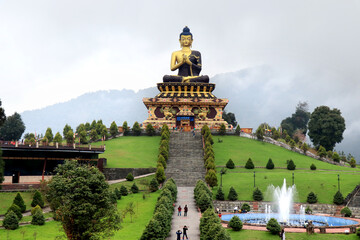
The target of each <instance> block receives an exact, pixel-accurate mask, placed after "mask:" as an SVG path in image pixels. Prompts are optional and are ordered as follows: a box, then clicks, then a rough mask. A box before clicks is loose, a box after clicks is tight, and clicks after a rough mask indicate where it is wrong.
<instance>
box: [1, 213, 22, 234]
mask: <svg viewBox="0 0 360 240" xmlns="http://www.w3.org/2000/svg"><path fill="white" fill-rule="evenodd" d="M3 226H4V228H5V229H9V230H15V229H17V228H19V219H18V217H17V216H16V214H15V213H14V212H13V211H11V210H10V211H9V212H8V213H7V214H6V215H5V218H4V221H3Z"/></svg>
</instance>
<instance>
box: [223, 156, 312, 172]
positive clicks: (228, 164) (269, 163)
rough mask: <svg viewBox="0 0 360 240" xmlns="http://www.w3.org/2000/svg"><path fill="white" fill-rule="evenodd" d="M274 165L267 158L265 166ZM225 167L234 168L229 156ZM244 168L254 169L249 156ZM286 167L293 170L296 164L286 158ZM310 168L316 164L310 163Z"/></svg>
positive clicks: (270, 167) (272, 167) (271, 167)
mask: <svg viewBox="0 0 360 240" xmlns="http://www.w3.org/2000/svg"><path fill="white" fill-rule="evenodd" d="M274 167H275V165H274V163H273V161H272V159H271V158H269V160H268V162H267V164H266V168H267V169H274ZM226 168H229V169H234V168H235V164H234V162H233V160H232V159H231V158H230V159H229V160H228V161H227V163H226ZM245 168H246V169H254V168H255V165H254V163H253V161H252V159H251V158H249V159H248V160H247V162H246V164H245ZM287 169H288V170H295V169H296V165H295V163H294V161H293V160H291V159H290V160H287ZM310 169H311V170H316V166H315V165H314V164H312V165H311V166H310Z"/></svg>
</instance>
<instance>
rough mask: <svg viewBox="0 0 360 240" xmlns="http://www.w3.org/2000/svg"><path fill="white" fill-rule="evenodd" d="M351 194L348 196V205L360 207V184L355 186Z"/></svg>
mask: <svg viewBox="0 0 360 240" xmlns="http://www.w3.org/2000/svg"><path fill="white" fill-rule="evenodd" d="M349 195H350V196H348V197H346V199H345V201H346V202H347V204H346V206H348V207H356V208H360V184H359V185H357V186H356V187H355V189H354V190H353V191H352V193H350V194H349Z"/></svg>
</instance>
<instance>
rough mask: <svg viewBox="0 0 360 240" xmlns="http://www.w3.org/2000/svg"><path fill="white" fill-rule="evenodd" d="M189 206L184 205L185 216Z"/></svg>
mask: <svg viewBox="0 0 360 240" xmlns="http://www.w3.org/2000/svg"><path fill="white" fill-rule="evenodd" d="M187 212H188V207H187V205H185V207H184V217H187Z"/></svg>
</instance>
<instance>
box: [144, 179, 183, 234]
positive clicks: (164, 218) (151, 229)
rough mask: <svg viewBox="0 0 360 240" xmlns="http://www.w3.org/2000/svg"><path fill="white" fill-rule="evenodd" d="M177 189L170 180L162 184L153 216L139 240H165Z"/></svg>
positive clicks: (169, 226)
mask: <svg viewBox="0 0 360 240" xmlns="http://www.w3.org/2000/svg"><path fill="white" fill-rule="evenodd" d="M176 196H177V187H176V184H175V181H174V180H173V179H172V178H170V179H169V180H167V181H166V183H165V184H164V187H163V190H162V191H161V193H160V195H159V197H158V199H157V202H156V205H155V210H154V215H153V217H152V219H150V221H149V223H148V225H146V227H145V229H144V231H143V234H142V235H141V238H140V240H148V239H161V240H163V239H165V238H166V237H167V236H168V235H169V232H170V230H171V219H172V217H171V216H172V214H173V212H174V207H173V204H174V202H175V201H176Z"/></svg>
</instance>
